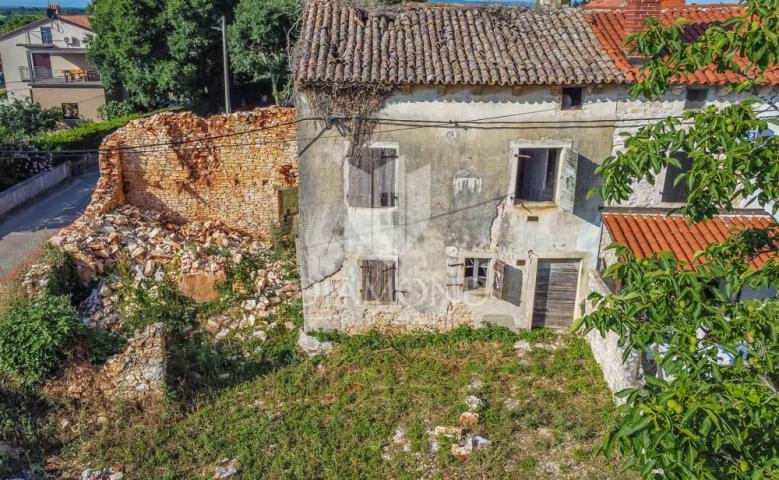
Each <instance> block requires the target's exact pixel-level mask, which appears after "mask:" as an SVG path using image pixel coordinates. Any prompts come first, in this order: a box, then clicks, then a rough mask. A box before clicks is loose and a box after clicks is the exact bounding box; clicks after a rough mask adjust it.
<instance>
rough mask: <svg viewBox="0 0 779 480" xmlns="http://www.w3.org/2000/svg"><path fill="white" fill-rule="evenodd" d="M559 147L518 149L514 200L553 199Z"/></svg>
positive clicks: (544, 200)
mask: <svg viewBox="0 0 779 480" xmlns="http://www.w3.org/2000/svg"><path fill="white" fill-rule="evenodd" d="M559 158H560V149H559V148H523V149H520V150H519V154H518V162H517V182H516V189H515V192H514V202H515V203H516V202H522V201H528V202H551V201H554V196H555V184H556V182H557V165H558V163H559Z"/></svg>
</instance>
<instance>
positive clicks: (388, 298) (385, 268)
mask: <svg viewBox="0 0 779 480" xmlns="http://www.w3.org/2000/svg"><path fill="white" fill-rule="evenodd" d="M379 263H380V265H381V297H380V298H379V300H380V301H382V302H385V303H392V302H394V301H395V262H379Z"/></svg>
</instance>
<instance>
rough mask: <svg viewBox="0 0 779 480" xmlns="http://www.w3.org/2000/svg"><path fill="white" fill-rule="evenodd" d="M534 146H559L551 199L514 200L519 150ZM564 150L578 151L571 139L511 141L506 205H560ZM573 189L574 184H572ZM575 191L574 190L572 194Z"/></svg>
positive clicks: (538, 206)
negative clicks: (553, 191)
mask: <svg viewBox="0 0 779 480" xmlns="http://www.w3.org/2000/svg"><path fill="white" fill-rule="evenodd" d="M534 148H559V149H560V158H559V159H558V161H557V174H556V175H555V193H554V199H553V200H546V201H538V202H536V201H527V200H521V201H515V194H516V186H517V173H518V170H519V160H520V159H519V156H518V155H519V151H520V150H522V149H534ZM566 151H573V152H574V154H577V155H578V153H577V152H576V151H575V150H574V148H573V140H524V139H520V140H515V141H512V142H511V150H510V162H509V166H510V168H509V188H508V192H507V193H506V202H507V204H508V205H514V206H516V207H523V206H525V207H536V208H543V207H560V206H561V203H562V202H561V194H562V191H563V189H562V188H561V186H562V185H563V173H564V172H565V169H564V168H563V167H564V163H565V154H566ZM574 190H575V186H574ZM575 194H576V192H575V191H574V195H575Z"/></svg>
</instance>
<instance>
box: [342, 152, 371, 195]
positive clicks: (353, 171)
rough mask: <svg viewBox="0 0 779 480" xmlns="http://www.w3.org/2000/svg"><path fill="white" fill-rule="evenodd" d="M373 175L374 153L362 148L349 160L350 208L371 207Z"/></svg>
mask: <svg viewBox="0 0 779 480" xmlns="http://www.w3.org/2000/svg"><path fill="white" fill-rule="evenodd" d="M372 174H373V152H372V151H371V149H369V148H361V149H359V150H358V151H357V153H356V154H355V155H354V156H353V158H350V159H349V191H348V193H347V196H348V198H349V206H351V207H370V206H371V177H372Z"/></svg>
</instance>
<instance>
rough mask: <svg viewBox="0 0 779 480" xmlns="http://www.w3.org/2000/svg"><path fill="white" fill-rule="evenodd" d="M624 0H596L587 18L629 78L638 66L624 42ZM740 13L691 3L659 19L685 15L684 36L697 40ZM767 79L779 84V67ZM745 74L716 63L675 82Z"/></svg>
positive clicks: (719, 81) (719, 80)
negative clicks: (632, 62)
mask: <svg viewBox="0 0 779 480" xmlns="http://www.w3.org/2000/svg"><path fill="white" fill-rule="evenodd" d="M624 1H625V0H596V1H595V2H592V3H591V4H588V5H587V7H586V9H587V10H591V11H590V13H589V14H588V15H587V19H588V21H589V22H590V24H591V25H592V29H593V31H594V32H595V35H596V37H597V38H598V40H599V41H600V42H601V43H602V44H603V46H604V47H605V48H606V50H607V51H608V53H609V55H610V56H611V58H612V60H614V63H616V65H617V66H619V68H620V69H621V70H622V72H623V73H624V74H625V77H627V79H628V80H629V81H631V82H632V81H635V80H636V78H637V72H638V68H636V67H634V66H632V65H630V63H629V62H628V59H627V57H626V56H625V51H624V49H623V44H624V42H625V29H624V26H623V25H624V23H623V22H624V21H625V15H624V13H623V12H622V11H621V10H619V8H621V7H622V6H623V4H624ZM601 8H603V9H608V10H605V11H592V10H594V9H601ZM738 14H739V7H738V6H737V5H716V6H715V5H712V6H707V5H688V6H684V7H678V8H665V9H663V10H661V12H660V16H659V18H660V20H661V21H662V22H663V23H664V24H665V25H668V24H670V23H672V22H674V21H675V20H676V19H678V18H681V17H684V18H685V19H687V20H689V22H690V23H689V24H688V25H685V27H684V37H683V40H684V41H686V42H694V41H695V40H696V39H697V38H698V37H699V36H701V35H702V34H703V33H704V32H705V31H706V29H707V28H708V27H709V25H711V24H714V23H717V22H723V21H725V20H727V19H729V18H731V17H734V16H736V15H738ZM765 79H766V81H767V82H768V83H771V84H779V68H774V69H772V70H769V71H768V72H766V73H765ZM741 80H742V78H741V77H739V76H738V75H736V74H735V73H733V72H717V70H716V68H715V67H714V66H711V65H709V66H706V67H704V68H703V69H701V70H699V71H696V72H694V73H691V74H689V75H685V76H683V77H681V78H675V79H674V80H673V81H674V83H681V84H687V85H727V84H731V83H736V82H739V81H741Z"/></svg>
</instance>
